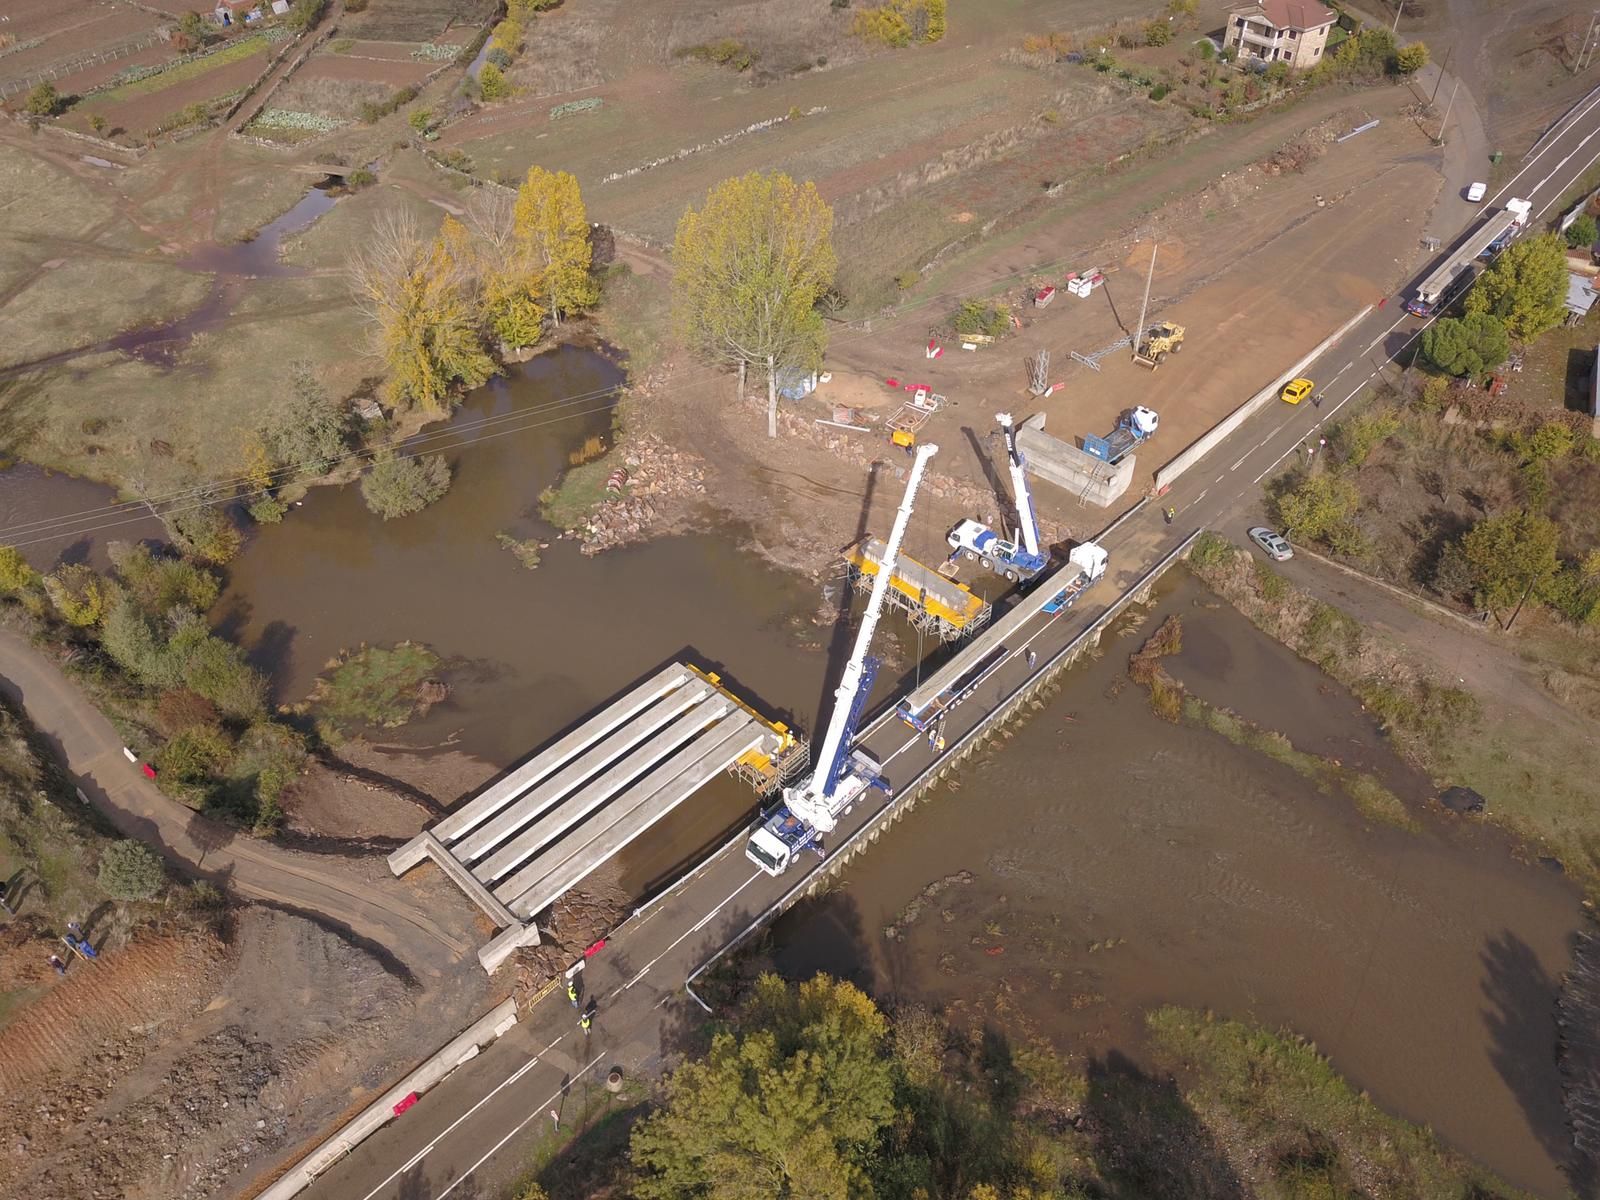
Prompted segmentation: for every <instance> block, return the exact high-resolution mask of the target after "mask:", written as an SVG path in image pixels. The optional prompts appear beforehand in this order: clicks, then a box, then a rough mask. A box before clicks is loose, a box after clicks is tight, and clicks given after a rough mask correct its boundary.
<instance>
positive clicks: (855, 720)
mask: <svg viewBox="0 0 1600 1200" xmlns="http://www.w3.org/2000/svg"><path fill="white" fill-rule="evenodd" d="M938 452H939V447H937V446H935V445H933V444H931V443H924V444H922V445H920V446H918V447H917V451H916V458H915V460H914V461H913V462H912V465H911V473H910V475H909V476H908V477H907V478H906V493H905V496H904V497H903V498H902V499H901V501H900V510H899V511H898V512H897V513H896V514H895V518H894V528H893V529H892V530H891V531H890V533H889V541H888V543H887V545H885V546H884V550H883V559H882V561H881V563H880V565H879V568H878V573H877V575H876V576H875V577H874V578H873V582H872V594H871V595H870V596H868V598H867V609H866V612H865V613H863V614H862V617H861V628H860V629H859V630H857V631H856V642H855V648H854V649H853V650H852V651H851V652H850V658H849V661H847V662H846V663H845V667H844V673H843V674H842V675H841V676H840V677H839V687H838V689H837V690H836V691H835V692H834V694H833V697H834V699H833V713H832V715H831V716H830V717H829V718H828V731H827V734H826V736H824V737H823V739H822V745H821V747H820V748H819V749H818V751H817V760H816V767H815V768H814V769H813V771H812V773H811V774H810V775H808V776H807V777H806V778H805V779H803V780H801V781H800V782H799V783H797V784H795V785H793V786H792V787H787V788H784V790H783V800H782V802H781V803H780V804H779V805H778V807H777V808H776V809H774V810H773V811H772V812H771V813H770V814H768V815H767V817H766V818H765V819H764V820H763V821H762V822H761V823H760V824H759V825H758V826H757V827H756V829H755V830H754V831H753V832H752V833H751V834H750V840H749V842H748V843H746V845H745V857H747V858H748V859H749V860H750V861H751V862H753V863H755V864H756V866H758V867H760V868H761V869H762V870H763V871H765V872H766V873H767V874H768V875H781V874H783V873H784V871H786V870H788V868H789V866H790V864H791V863H793V862H794V860H795V857H796V856H797V855H798V854H799V853H800V852H801V851H802V850H804V849H806V848H807V847H808V846H814V847H815V848H817V849H818V850H819V851H820V849H821V836H822V835H823V834H825V833H831V832H832V831H833V829H834V827H835V826H836V825H838V823H839V817H840V815H841V814H843V813H847V812H849V811H850V806H851V805H852V804H854V803H855V801H856V800H857V799H858V798H859V797H860V795H861V793H862V792H864V791H866V790H867V789H868V788H869V787H872V786H874V785H876V786H879V787H882V786H884V785H883V783H882V779H881V777H880V774H879V767H878V764H877V763H876V762H874V761H873V760H872V759H871V758H870V757H868V756H867V755H866V754H865V753H863V752H861V751H856V750H853V748H852V747H851V744H850V743H851V742H852V741H854V740H855V734H856V729H857V727H858V726H859V725H860V723H861V714H862V713H863V712H864V711H865V709H866V707H867V697H868V696H869V695H870V694H871V692H872V683H873V680H874V679H876V678H877V676H878V666H879V663H878V660H877V659H876V658H873V657H872V656H871V655H870V654H868V653H867V651H868V650H870V649H871V647H872V635H873V633H874V631H875V630H876V629H877V628H878V618H879V617H880V616H881V615H882V614H883V604H884V599H885V598H886V597H887V596H888V593H889V582H890V579H891V578H892V576H893V575H894V568H895V563H896V561H897V560H898V559H899V557H900V543H901V542H902V541H904V540H905V535H906V526H907V525H909V524H910V523H911V512H912V509H913V507H914V502H915V500H916V496H917V488H918V487H919V486H920V485H921V483H922V476H923V473H924V471H926V469H927V466H928V460H929V459H931V458H932V457H933V456H934V455H935V454H937V453H938Z"/></svg>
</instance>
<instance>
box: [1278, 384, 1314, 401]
mask: <svg viewBox="0 0 1600 1200" xmlns="http://www.w3.org/2000/svg"><path fill="white" fill-rule="evenodd" d="M1316 389H1317V385H1316V384H1314V383H1312V382H1311V380H1309V379H1296V380H1294V381H1293V382H1292V383H1286V384H1284V385H1283V398H1284V401H1285V402H1286V403H1289V404H1299V403H1300V401H1302V400H1304V399H1305V398H1306V397H1307V396H1309V395H1311V393H1312V392H1314V391H1316Z"/></svg>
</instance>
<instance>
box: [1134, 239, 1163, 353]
mask: <svg viewBox="0 0 1600 1200" xmlns="http://www.w3.org/2000/svg"><path fill="white" fill-rule="evenodd" d="M1158 249H1159V246H1158V245H1157V244H1156V242H1155V241H1154V240H1152V241H1151V243H1150V271H1149V273H1148V274H1146V275H1145V277H1144V303H1143V304H1141V305H1140V306H1139V324H1138V325H1136V326H1135V327H1134V330H1133V354H1134V357H1135V358H1137V357H1138V356H1139V339H1141V338H1142V337H1144V319H1145V318H1146V317H1147V316H1149V315H1150V284H1151V283H1152V282H1154V280H1155V277H1156V251H1157V250H1158Z"/></svg>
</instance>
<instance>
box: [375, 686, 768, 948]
mask: <svg viewBox="0 0 1600 1200" xmlns="http://www.w3.org/2000/svg"><path fill="white" fill-rule="evenodd" d="M777 740H778V735H777V734H776V733H774V732H773V731H772V730H771V729H770V728H768V727H767V726H766V725H764V724H762V723H761V722H760V721H759V720H758V719H757V718H756V717H755V716H754V715H753V714H751V713H750V712H749V711H748V710H746V709H744V708H742V707H741V706H740V705H739V704H737V703H736V702H735V701H734V700H733V699H732V698H731V697H729V696H728V695H727V694H726V693H724V692H723V691H721V690H720V689H719V688H717V687H716V686H714V685H713V684H712V683H711V682H709V681H708V680H706V679H705V678H704V677H703V676H701V675H698V674H696V673H695V672H694V671H691V670H689V669H688V668H687V667H685V666H683V665H681V664H678V663H674V664H672V665H671V666H669V667H667V668H666V669H664V670H662V671H660V672H658V673H657V674H656V675H654V676H652V677H651V678H650V679H647V680H646V681H645V682H643V683H641V684H640V685H639V686H637V687H636V688H634V689H633V690H632V691H630V692H628V693H627V694H626V695H624V696H623V697H622V698H621V699H619V700H617V701H616V702H615V703H614V704H611V705H609V706H608V707H606V708H604V709H602V710H601V711H600V712H598V713H596V714H595V715H594V716H592V717H590V718H589V719H588V720H587V721H585V722H584V723H583V724H582V725H580V726H578V728H576V729H574V730H573V731H572V732H571V733H569V734H567V735H566V736H565V737H562V738H559V739H558V740H557V741H555V742H553V743H552V744H551V745H549V746H547V747H546V748H545V749H543V750H541V751H540V752H539V753H537V754H535V755H534V756H533V757H532V758H530V759H528V760H527V761H526V762H524V763H523V764H521V765H520V766H518V767H516V768H515V769H514V770H512V771H511V772H509V773H508V774H506V775H505V776H504V777H503V778H501V779H500V780H498V781H496V782H495V783H493V784H491V785H490V786H489V787H488V788H486V789H485V790H484V791H483V792H482V793H481V794H479V795H478V796H476V797H475V798H473V799H472V800H470V801H468V802H467V803H466V804H464V805H463V806H462V807H461V808H460V809H458V810H457V811H455V812H453V813H451V814H450V815H449V816H448V817H446V818H444V820H442V821H440V822H439V823H438V824H436V825H434V826H433V827H432V828H431V829H429V830H427V831H426V832H424V833H421V834H419V835H418V836H416V837H414V838H412V839H411V841H409V842H407V843H406V844H405V845H404V846H402V847H400V849H398V850H396V851H395V852H394V853H393V854H391V855H390V856H389V867H390V869H391V870H392V871H393V872H394V873H395V874H396V875H401V874H404V873H405V872H406V871H408V870H410V869H411V868H412V867H414V866H416V865H417V864H418V863H420V862H421V861H422V860H423V859H425V858H431V859H433V860H434V861H435V862H436V863H438V864H439V866H440V867H441V868H442V869H443V870H444V871H445V873H446V874H447V875H449V877H450V878H451V879H452V880H453V881H454V882H455V883H456V884H457V885H458V886H459V887H460V888H461V889H462V890H463V891H464V892H466V893H467V895H468V896H469V897H471V898H472V900H473V901H474V902H476V903H477V904H478V905H479V906H480V907H481V908H482V909H483V910H484V912H485V913H487V914H488V915H489V917H490V918H491V919H492V920H493V921H494V922H495V924H496V925H497V926H500V927H501V928H503V929H504V930H505V932H504V933H502V934H501V935H500V936H498V937H496V938H495V940H494V941H493V942H491V943H490V944H489V945H488V946H485V947H483V949H482V950H480V951H479V959H480V961H482V962H483V964H484V966H485V967H486V968H487V969H489V970H491V971H492V970H493V969H494V967H495V966H497V965H498V964H499V962H500V961H502V960H503V959H504V958H505V957H506V956H507V955H509V954H510V953H511V952H512V951H513V950H515V949H516V948H517V946H520V945H527V944H530V943H534V942H537V941H538V930H537V928H536V927H535V925H534V924H533V918H534V917H535V916H536V915H537V914H538V913H540V912H542V911H543V910H544V909H545V908H547V907H549V906H550V905H551V904H553V903H554V902H555V901H556V900H557V899H558V898H559V897H560V896H561V895H562V893H564V892H565V891H567V890H568V889H569V888H571V887H572V886H574V885H575V884H577V883H578V882H579V881H580V880H582V879H583V878H584V877H585V876H587V875H588V874H589V873H590V872H591V871H593V870H595V868H597V867H599V866H600V865H601V864H602V863H604V862H605V861H606V860H608V859H609V858H611V856H612V855H614V854H616V853H617V851H619V850H620V849H622V847H624V846H626V845H627V844H628V843H629V842H631V841H632V840H633V839H634V838H636V837H638V836H639V835H640V834H641V833H643V832H644V831H645V830H646V829H648V828H649V827H650V826H651V825H653V824H655V822H657V821H659V820H660V819H661V818H662V817H664V816H665V815H666V814H667V813H669V812H671V811H672V810H673V809H674V808H676V807H677V806H678V805H679V804H681V803H682V802H683V801H684V800H686V799H687V798H688V797H689V796H691V795H693V794H694V793H695V792H696V791H698V790H699V789H700V788H701V787H702V786H704V785H705V784H706V782H708V781H709V780H710V779H712V778H713V777H715V776H716V775H717V774H719V773H720V772H722V771H724V770H726V769H727V768H728V767H730V766H732V765H733V763H734V762H735V761H737V760H738V759H739V757H740V756H741V755H743V754H746V753H747V752H749V751H751V750H757V749H765V750H766V751H767V752H769V753H773V752H775V751H776V749H777Z"/></svg>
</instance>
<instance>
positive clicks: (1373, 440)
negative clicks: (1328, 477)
mask: <svg viewBox="0 0 1600 1200" xmlns="http://www.w3.org/2000/svg"><path fill="white" fill-rule="evenodd" d="M1399 428H1400V414H1399V412H1397V411H1396V410H1395V409H1392V408H1387V407H1375V408H1369V409H1367V410H1366V411H1365V412H1363V413H1360V414H1358V415H1356V416H1354V417H1351V418H1350V419H1349V420H1347V421H1343V422H1341V423H1340V424H1339V425H1337V426H1335V427H1334V429H1333V431H1332V441H1333V444H1334V447H1335V448H1336V449H1337V450H1338V452H1339V454H1340V457H1341V458H1342V459H1343V460H1344V461H1345V462H1346V463H1348V464H1350V465H1351V466H1353V467H1359V466H1360V465H1361V464H1362V463H1364V462H1366V461H1367V456H1368V455H1370V454H1371V453H1372V452H1373V450H1374V449H1376V448H1377V447H1378V446H1381V445H1382V444H1383V443H1384V442H1386V441H1388V440H1389V439H1390V438H1391V437H1393V436H1394V435H1395V433H1396V432H1397V431H1398V430H1399Z"/></svg>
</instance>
